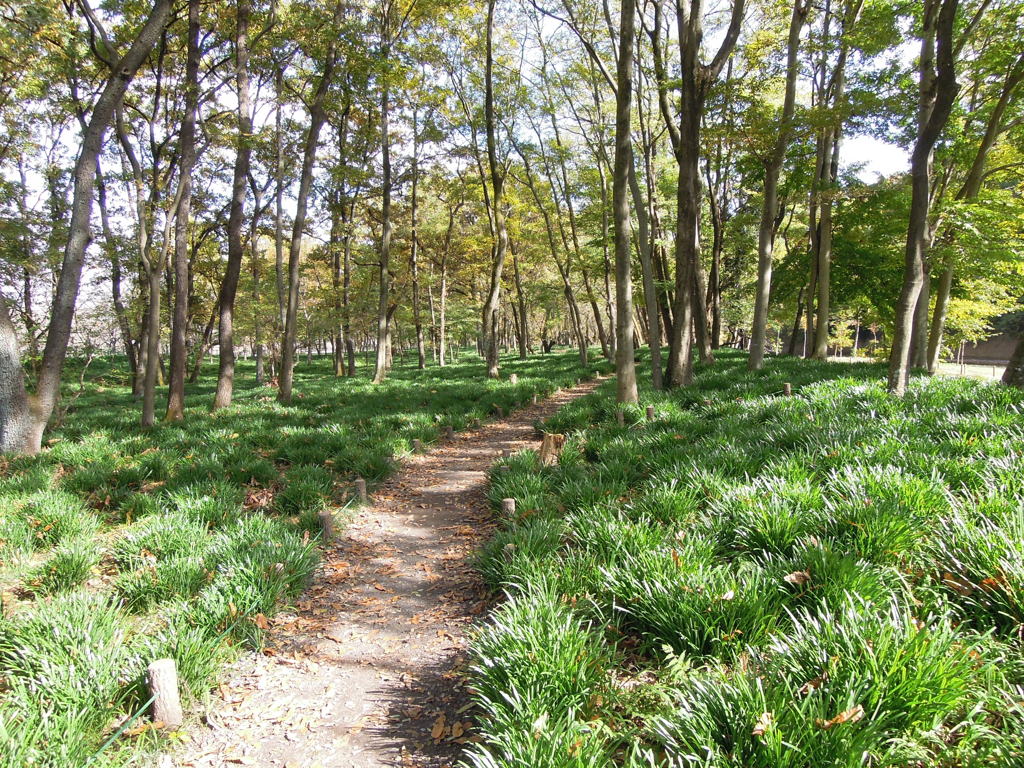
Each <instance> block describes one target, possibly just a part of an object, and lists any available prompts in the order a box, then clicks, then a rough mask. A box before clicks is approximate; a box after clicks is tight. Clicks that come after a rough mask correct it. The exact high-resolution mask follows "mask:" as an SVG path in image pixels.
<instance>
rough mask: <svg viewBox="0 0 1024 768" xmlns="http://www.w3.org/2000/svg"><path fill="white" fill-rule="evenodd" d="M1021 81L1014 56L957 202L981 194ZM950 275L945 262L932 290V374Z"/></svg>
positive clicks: (1022, 71) (1021, 68)
mask: <svg viewBox="0 0 1024 768" xmlns="http://www.w3.org/2000/svg"><path fill="white" fill-rule="evenodd" d="M1022 81H1024V53H1021V54H1020V55H1019V56H1018V57H1017V60H1016V61H1015V62H1014V65H1013V66H1012V67H1011V68H1010V69H1009V71H1008V72H1007V75H1006V79H1005V80H1004V81H1003V87H1002V90H1001V91H1000V94H999V100H998V101H997V102H996V105H995V106H994V107H993V108H992V112H991V113H990V114H989V118H988V122H987V123H986V124H985V133H984V134H983V136H982V139H981V142H980V143H979V145H978V150H977V152H976V153H975V155H974V160H973V162H972V163H971V168H970V170H969V171H968V172H967V178H966V179H965V180H964V183H963V185H962V186H961V187H960V190H959V192H958V193H957V200H974V199H975V198H977V196H978V193H979V192H980V191H981V186H982V182H983V180H984V172H985V164H986V161H987V160H988V154H989V152H990V151H991V150H992V147H993V146H995V143H996V139H997V138H998V136H999V134H1000V131H1001V130H1002V129H1003V116H1004V115H1005V113H1006V109H1007V107H1008V106H1009V104H1010V102H1011V100H1012V98H1013V96H1014V94H1015V92H1016V90H1017V88H1018V87H1019V86H1020V84H1021V82H1022ZM952 237H955V234H954V233H950V238H952ZM954 272H955V269H954V266H953V264H952V262H949V263H947V264H946V265H945V266H944V267H943V270H942V274H941V275H940V276H939V282H938V285H937V287H936V292H935V310H934V312H933V314H932V323H931V332H930V333H929V335H928V357H927V365H928V373H935V370H936V368H937V367H938V364H939V354H940V353H941V351H942V334H943V332H944V330H945V327H946V312H947V307H948V305H949V293H950V290H951V289H952V287H953V277H954Z"/></svg>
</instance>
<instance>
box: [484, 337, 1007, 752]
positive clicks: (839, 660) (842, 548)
mask: <svg viewBox="0 0 1024 768" xmlns="http://www.w3.org/2000/svg"><path fill="white" fill-rule="evenodd" d="M719 358H720V359H719V360H718V362H717V363H716V364H715V365H714V366H713V367H698V374H697V378H696V381H695V383H694V385H693V386H692V387H689V388H686V389H685V390H678V391H675V392H670V393H664V392H653V391H650V390H643V391H642V392H641V400H642V404H641V405H640V406H631V407H627V408H626V409H625V410H626V414H625V422H626V423H625V425H624V426H623V427H619V426H618V425H617V424H616V419H615V408H616V406H615V403H614V390H613V386H612V385H610V384H609V385H606V386H605V387H603V388H602V389H601V390H599V391H598V392H596V393H594V394H593V395H590V396H587V397H585V398H581V399H579V400H577V401H575V402H574V403H571V404H569V405H567V406H566V407H565V408H563V409H562V410H561V411H560V412H559V413H558V414H556V415H555V416H554V417H552V418H550V419H549V420H548V421H547V423H546V425H545V429H547V430H548V431H555V432H563V433H566V434H567V435H568V441H567V444H566V448H565V450H564V452H563V454H562V456H561V459H560V462H559V464H558V465H556V466H553V467H547V468H542V467H539V466H538V464H537V461H536V457H535V456H534V454H533V453H532V452H524V453H521V454H518V455H516V456H513V457H510V458H508V459H505V460H503V462H502V464H503V465H504V466H501V465H499V467H498V468H496V469H495V471H494V472H493V473H492V477H491V481H492V487H491V489H490V498H491V500H492V502H493V503H494V504H495V507H496V508H497V506H498V501H499V500H500V499H502V498H505V497H514V498H516V499H517V502H518V503H517V513H516V516H515V519H511V520H502V521H501V522H502V528H501V530H500V531H499V533H498V534H497V536H496V537H495V539H494V540H493V541H492V542H490V543H489V544H488V545H487V546H486V547H485V548H484V549H483V551H482V552H481V554H480V557H479V563H480V568H481V570H482V572H483V574H484V575H485V577H486V579H487V580H488V582H489V583H490V584H491V585H492V586H494V587H495V588H496V589H502V590H504V591H505V592H506V593H507V595H508V599H507V601H506V603H505V604H504V605H503V606H502V607H501V608H500V609H499V610H498V612H497V613H496V615H495V617H494V618H493V619H492V620H491V621H490V622H489V623H488V624H487V625H486V627H485V628H484V629H483V630H482V631H481V634H480V636H479V637H478V638H477V640H476V643H475V654H476V659H477V662H476V665H475V667H474V674H473V677H474V679H473V686H474V688H475V690H476V691H477V698H478V700H479V703H480V704H481V706H482V708H483V710H484V712H485V715H484V723H483V724H482V731H483V732H484V733H486V734H488V739H487V742H486V743H485V744H484V745H481V746H480V747H477V748H476V749H475V751H474V752H473V753H472V754H471V755H470V756H469V757H468V758H467V759H468V761H469V762H470V763H472V764H474V765H479V766H527V765H529V766H533V767H535V768H541V767H544V768H555V767H559V768H561V767H563V766H566V767H567V766H641V765H644V766H648V765H650V766H671V767H673V768H682V767H683V766H686V767H687V768H689V767H691V766H693V767H696V766H701V767H702V768H829V767H832V766H835V767H839V766H842V767H843V768H847V767H849V768H853V767H854V766H864V765H867V766H906V767H907V768H909V767H910V766H946V767H952V766H964V767H966V766H1010V765H1024V741H1022V738H1024V737H1022V736H1021V734H1022V732H1024V728H1022V726H1024V653H1022V636H1024V473H1022V470H1024V393H1022V392H1020V391H1018V390H1013V389H1007V388H1004V387H1001V386H998V385H992V384H984V383H980V382H976V381H969V380H956V379H935V380H926V379H918V380H915V381H914V382H913V383H912V386H911V388H910V391H909V392H908V394H907V396H906V397H905V398H902V399H896V398H893V397H891V396H889V395H888V394H886V392H885V390H884V370H883V368H882V367H881V366H879V365H874V364H846V363H842V364H840V363H833V364H829V363H813V362H808V361H802V360H794V359H783V358H780V359H773V360H772V361H770V362H769V364H768V365H767V366H766V368H765V369H764V370H763V371H760V372H757V373H748V372H747V371H746V368H745V362H746V359H745V356H744V355H742V354H741V353H736V352H733V351H722V352H721V353H720V355H719ZM785 382H791V383H792V384H793V390H794V395H795V396H794V397H784V396H783V395H782V391H783V383H785ZM646 405H653V406H654V407H655V413H656V415H655V418H654V420H653V421H650V422H648V421H647V420H646V417H645V414H644V406H646ZM505 467H507V468H505ZM538 674H543V677H544V685H543V686H541V687H538V685H537V683H536V679H537V675H538ZM538 688H540V690H539V692H538ZM513 692H514V693H513Z"/></svg>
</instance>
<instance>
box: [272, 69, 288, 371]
mask: <svg viewBox="0 0 1024 768" xmlns="http://www.w3.org/2000/svg"><path fill="white" fill-rule="evenodd" d="M274 94H275V96H276V98H277V108H276V109H275V110H274V181H275V187H274V280H275V286H276V288H277V332H278V334H279V335H280V334H283V333H284V323H285V315H286V314H287V308H286V306H285V296H284V294H285V280H284V187H285V177H284V119H283V111H284V109H283V102H284V68H283V67H281V66H278V67H277V69H275V70H274ZM279 354H280V353H279Z"/></svg>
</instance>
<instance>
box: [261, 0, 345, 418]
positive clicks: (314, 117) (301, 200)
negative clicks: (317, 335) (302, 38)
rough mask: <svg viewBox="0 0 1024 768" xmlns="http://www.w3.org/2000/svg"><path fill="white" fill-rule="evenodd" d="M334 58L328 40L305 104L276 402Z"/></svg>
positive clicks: (285, 394) (291, 360) (287, 395)
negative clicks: (306, 120)
mask: <svg viewBox="0 0 1024 768" xmlns="http://www.w3.org/2000/svg"><path fill="white" fill-rule="evenodd" d="M343 7H344V3H342V2H339V3H338V5H337V6H336V7H335V11H334V23H335V25H336V26H337V25H338V24H340V22H341V17H342V14H343ZM337 57H338V40H337V38H333V37H332V38H331V40H330V42H329V43H328V46H327V53H326V57H325V59H324V69H323V72H322V73H321V75H320V82H319V83H318V84H317V88H316V91H315V92H314V93H313V101H312V102H311V103H310V105H309V127H308V128H307V132H306V143H305V146H304V147H303V151H302V172H301V175H300V176H299V192H298V195H297V196H296V199H295V221H294V223H293V224H292V241H291V243H290V247H289V249H288V301H287V307H286V311H285V323H284V335H283V337H282V338H281V375H280V376H279V378H278V381H279V384H280V387H279V389H278V394H277V397H278V400H280V401H281V402H282V403H290V402H291V400H292V383H293V380H294V374H295V371H294V368H295V339H296V334H297V330H298V325H297V324H298V312H299V259H300V257H301V255H302V234H303V232H304V231H305V229H306V209H307V206H308V204H309V191H310V189H311V187H312V186H313V166H314V165H315V164H316V149H317V144H318V143H319V140H320V129H321V128H323V125H324V122H325V121H326V120H327V112H326V110H325V109H324V101H325V100H326V98H327V92H328V90H330V87H331V80H332V78H333V77H334V68H335V65H336V63H337Z"/></svg>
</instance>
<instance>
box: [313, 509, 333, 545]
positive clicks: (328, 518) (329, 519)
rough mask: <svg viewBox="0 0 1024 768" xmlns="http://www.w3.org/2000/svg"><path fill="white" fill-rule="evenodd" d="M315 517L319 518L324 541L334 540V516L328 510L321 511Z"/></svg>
mask: <svg viewBox="0 0 1024 768" xmlns="http://www.w3.org/2000/svg"><path fill="white" fill-rule="evenodd" d="M317 517H319V518H320V529H321V530H322V531H323V533H324V541H331V540H332V539H333V538H334V515H333V514H331V511H330V510H329V509H322V510H320V512H319V514H318V515H317Z"/></svg>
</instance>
